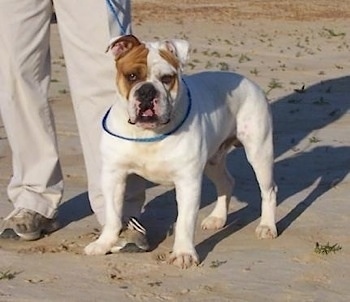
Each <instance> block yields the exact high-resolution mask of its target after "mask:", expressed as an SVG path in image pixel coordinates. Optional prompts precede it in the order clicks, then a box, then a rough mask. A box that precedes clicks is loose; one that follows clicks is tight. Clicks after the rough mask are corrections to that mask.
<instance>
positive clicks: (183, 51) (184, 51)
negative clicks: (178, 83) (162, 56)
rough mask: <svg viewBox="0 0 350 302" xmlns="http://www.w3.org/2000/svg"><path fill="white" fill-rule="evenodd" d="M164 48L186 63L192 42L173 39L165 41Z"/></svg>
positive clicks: (182, 63) (182, 62)
mask: <svg viewBox="0 0 350 302" xmlns="http://www.w3.org/2000/svg"><path fill="white" fill-rule="evenodd" d="M164 48H165V49H166V50H167V51H169V52H171V53H172V54H173V55H174V56H175V57H176V58H178V60H179V62H180V63H181V65H184V64H185V63H186V62H187V60H188V57H189V50H190V44H189V43H188V41H186V40H182V39H172V40H167V41H165V42H164Z"/></svg>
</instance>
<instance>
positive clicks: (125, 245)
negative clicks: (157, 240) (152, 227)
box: [111, 217, 149, 253]
mask: <svg viewBox="0 0 350 302" xmlns="http://www.w3.org/2000/svg"><path fill="white" fill-rule="evenodd" d="M148 250H149V244H148V241H147V236H146V230H145V228H144V227H143V226H142V224H141V223H140V222H139V221H138V220H137V219H136V218H135V217H131V218H130V220H129V222H128V225H127V227H126V229H124V230H122V231H121V233H120V235H119V238H118V241H117V243H116V244H115V245H114V246H113V247H112V249H111V252H112V253H118V252H119V253H120V252H124V253H140V252H146V251H148Z"/></svg>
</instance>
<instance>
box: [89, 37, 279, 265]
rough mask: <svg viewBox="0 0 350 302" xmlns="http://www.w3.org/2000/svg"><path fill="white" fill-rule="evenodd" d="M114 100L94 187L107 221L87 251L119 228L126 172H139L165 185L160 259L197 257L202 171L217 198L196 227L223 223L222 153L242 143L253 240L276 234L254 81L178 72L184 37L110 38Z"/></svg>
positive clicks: (267, 118) (261, 108)
mask: <svg viewBox="0 0 350 302" xmlns="http://www.w3.org/2000/svg"><path fill="white" fill-rule="evenodd" d="M109 49H110V50H111V52H112V53H113V54H114V56H115V64H116V69H117V76H116V84H117V98H116V102H115V104H114V105H113V106H112V107H111V109H110V110H109V111H108V112H107V114H106V116H105V117H104V119H103V128H104V131H103V135H102V141H101V152H102V160H103V164H102V179H101V184H102V190H103V194H104V197H105V202H106V205H105V211H106V212H105V213H106V224H105V226H104V227H103V231H102V234H101V236H100V237H99V238H98V239H97V240H96V241H94V242H92V243H90V244H89V245H88V246H87V247H86V248H85V252H86V254H88V255H98V254H105V253H108V252H109V251H111V250H112V249H113V245H114V244H115V243H116V241H117V239H118V234H119V233H120V231H121V228H122V211H123V201H124V193H125V185H126V178H127V176H128V175H129V174H132V173H135V174H138V175H140V176H142V177H144V178H146V179H148V180H150V181H152V182H155V183H160V184H165V185H169V184H171V185H174V186H175V190H176V201H177V207H178V217H177V222H176V231H175V242H174V246H173V251H172V254H171V256H170V259H169V262H170V263H174V264H175V265H177V266H179V267H181V268H188V267H190V266H191V265H192V264H198V262H199V259H198V255H197V253H196V250H195V247H194V231H195V226H196V219H197V214H198V210H199V206H200V201H201V184H202V177H203V172H204V173H206V175H207V176H208V177H209V178H210V179H211V180H212V181H213V182H214V184H215V186H216V190H217V195H218V197H217V202H216V205H215V208H214V210H213V211H212V212H211V214H210V215H209V216H208V217H207V218H205V219H204V220H203V222H202V225H201V226H202V228H203V229H210V230H213V229H219V228H222V227H223V226H224V225H225V223H226V219H227V211H228V204H229V202H230V198H231V193H232V189H233V184H234V181H233V178H232V177H231V176H230V174H229V172H228V170H227V168H226V155H227V153H228V152H230V151H231V150H232V149H233V148H234V147H235V146H238V145H243V146H244V148H245V152H246V155H247V159H248V161H249V163H250V164H251V166H252V167H253V169H254V172H255V175H256V178H257V181H258V183H259V187H260V190H261V198H262V214H261V221H260V223H259V225H258V227H257V228H256V234H257V237H258V238H275V237H276V236H277V230H276V224H275V211H276V210H275V209H276V191H277V188H276V186H275V183H274V179H273V162H274V158H273V142H272V122H271V115H270V109H269V104H268V102H267V100H266V98H265V95H264V93H263V92H262V90H261V89H260V88H259V87H257V86H256V85H255V84H254V83H252V82H251V81H249V80H248V79H246V78H244V77H243V76H240V75H238V74H235V73H231V72H203V73H198V74H193V75H189V76H182V74H181V70H182V67H183V65H184V63H185V62H186V59H187V57H188V51H189V44H188V42H187V41H185V40H177V39H174V40H167V41H162V42H161V41H157V42H141V41H139V40H138V39H137V38H136V37H135V36H132V35H128V36H121V37H118V38H116V39H113V40H112V41H111V44H110V46H109Z"/></svg>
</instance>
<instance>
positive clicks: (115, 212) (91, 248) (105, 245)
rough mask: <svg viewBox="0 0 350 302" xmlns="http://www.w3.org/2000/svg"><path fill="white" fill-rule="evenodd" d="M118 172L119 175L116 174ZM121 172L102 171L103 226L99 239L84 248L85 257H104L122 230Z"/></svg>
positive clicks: (122, 180)
mask: <svg viewBox="0 0 350 302" xmlns="http://www.w3.org/2000/svg"><path fill="white" fill-rule="evenodd" d="M118 172H119V173H118ZM120 172H121V171H116V170H115V169H110V168H109V167H108V168H105V169H103V170H102V174H101V181H102V184H101V185H102V193H103V196H104V198H105V219H106V221H105V225H104V227H103V230H102V233H101V235H100V237H99V238H98V239H97V240H96V241H94V242H92V243H90V244H89V245H88V246H86V247H85V253H86V254H87V255H104V254H106V253H108V252H110V250H111V248H112V246H113V245H114V244H115V243H116V242H117V240H118V236H119V233H120V231H121V229H122V214H123V199H124V194H125V187H126V175H123V174H120Z"/></svg>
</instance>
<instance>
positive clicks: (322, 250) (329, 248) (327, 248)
mask: <svg viewBox="0 0 350 302" xmlns="http://www.w3.org/2000/svg"><path fill="white" fill-rule="evenodd" d="M341 249H342V247H341V246H340V245H339V244H338V243H336V244H334V245H330V244H329V242H327V244H320V243H318V242H316V246H315V249H314V252H315V253H316V254H322V255H328V254H330V253H334V254H335V253H336V252H338V251H340V250H341Z"/></svg>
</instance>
